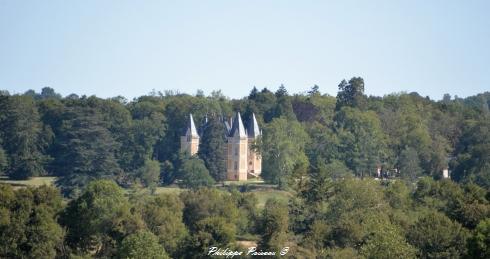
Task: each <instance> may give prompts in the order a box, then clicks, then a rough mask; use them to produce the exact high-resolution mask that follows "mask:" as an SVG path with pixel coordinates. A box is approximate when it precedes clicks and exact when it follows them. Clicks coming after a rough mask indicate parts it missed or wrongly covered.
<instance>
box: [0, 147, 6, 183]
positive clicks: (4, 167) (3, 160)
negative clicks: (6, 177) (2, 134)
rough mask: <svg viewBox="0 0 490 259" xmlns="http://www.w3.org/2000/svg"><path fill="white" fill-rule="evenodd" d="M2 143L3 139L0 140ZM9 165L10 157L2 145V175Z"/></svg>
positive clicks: (0, 151) (0, 158) (0, 161)
mask: <svg viewBox="0 0 490 259" xmlns="http://www.w3.org/2000/svg"><path fill="white" fill-rule="evenodd" d="M0 143H1V141H0ZM7 167H8V158H7V154H6V153H5V150H4V149H3V148H2V146H1V145H0V175H3V174H4V173H5V171H6V169H7Z"/></svg>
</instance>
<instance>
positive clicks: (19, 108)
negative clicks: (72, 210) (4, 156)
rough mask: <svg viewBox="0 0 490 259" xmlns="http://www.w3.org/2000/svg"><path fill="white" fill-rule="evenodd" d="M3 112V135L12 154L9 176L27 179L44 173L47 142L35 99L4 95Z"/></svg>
mask: <svg viewBox="0 0 490 259" xmlns="http://www.w3.org/2000/svg"><path fill="white" fill-rule="evenodd" d="M0 113H2V114H4V115H3V116H0V128H1V131H0V133H1V136H0V138H1V139H3V141H4V142H3V147H4V148H5V150H6V151H7V153H8V154H9V158H10V162H9V168H8V174H9V176H10V177H11V178H14V179H27V178H29V177H31V176H39V175H43V174H45V173H46V172H45V170H44V165H45V164H46V162H47V161H48V157H47V156H46V155H44V153H43V151H44V149H45V148H46V146H47V142H46V139H45V138H44V137H43V136H44V130H45V129H44V127H43V124H42V122H41V120H40V116H39V113H38V110H37V107H36V104H35V101H34V100H33V99H32V98H31V97H28V96H11V97H5V96H2V97H0Z"/></svg>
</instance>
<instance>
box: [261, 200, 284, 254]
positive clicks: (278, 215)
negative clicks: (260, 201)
mask: <svg viewBox="0 0 490 259" xmlns="http://www.w3.org/2000/svg"><path fill="white" fill-rule="evenodd" d="M288 221H289V217H288V207H287V205H286V204H284V203H281V202H280V201H278V200H276V199H269V200H267V202H266V203H265V206H264V210H263V213H262V220H261V224H260V227H259V233H260V235H261V238H260V242H259V248H260V249H262V250H264V251H276V253H279V252H280V250H281V248H282V247H284V246H286V243H287V241H288Z"/></svg>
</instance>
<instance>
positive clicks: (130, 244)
mask: <svg viewBox="0 0 490 259" xmlns="http://www.w3.org/2000/svg"><path fill="white" fill-rule="evenodd" d="M118 258H124V259H126V258H128V259H129V258H131V259H139V258H149V259H166V258H169V257H168V255H167V254H166V253H165V249H164V248H163V247H162V246H161V245H160V244H159V243H158V238H157V237H156V236H155V235H153V234H152V233H151V232H148V231H140V232H137V233H134V234H131V235H129V236H127V237H125V238H124V239H123V241H122V243H121V245H120V246H119V251H118Z"/></svg>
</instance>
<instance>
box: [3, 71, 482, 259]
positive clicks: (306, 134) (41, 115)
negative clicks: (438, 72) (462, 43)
mask: <svg viewBox="0 0 490 259" xmlns="http://www.w3.org/2000/svg"><path fill="white" fill-rule="evenodd" d="M441 96H442V93H441ZM237 111H239V112H240V113H241V114H242V117H244V118H249V117H250V116H251V115H252V114H255V116H256V118H257V120H258V123H259V125H260V127H261V129H262V135H261V137H260V138H259V139H258V140H257V141H256V143H255V144H254V147H253V148H254V149H256V150H257V152H258V153H259V154H260V155H261V157H262V175H261V179H259V180H263V183H262V184H246V183H245V184H236V185H233V184H229V183H227V182H226V181H225V175H226V165H225V163H224V161H223V159H222V153H220V152H223V147H224V145H225V139H224V134H223V132H224V124H223V123H222V121H223V120H224V119H228V118H230V117H232V116H234V114H235V113H236V112H237ZM189 114H192V115H193V116H194V119H195V121H196V124H197V125H196V126H198V127H202V128H200V130H202V132H203V133H202V135H201V142H200V147H199V152H198V154H197V155H194V156H189V155H188V154H186V153H182V152H180V136H182V135H183V130H184V129H185V127H186V125H187V120H188V116H189ZM204 121H208V123H207V124H206V125H204ZM244 122H245V123H248V121H246V120H245V121H244ZM445 170H447V172H448V176H449V177H444V175H443V171H445ZM0 176H1V177H2V179H8V180H11V181H22V180H28V179H31V178H33V177H46V176H50V177H55V179H56V181H55V183H54V185H51V186H48V185H43V186H39V187H18V186H15V185H11V184H7V183H3V184H2V183H1V182H0V258H207V257H208V256H209V255H208V252H209V249H210V248H211V247H219V248H222V249H225V248H228V249H230V250H240V251H242V250H243V251H247V249H248V247H250V246H254V247H256V249H257V251H275V252H277V254H276V255H275V257H283V258H490V202H489V201H490V92H485V93H481V94H478V95H475V96H470V97H466V98H460V97H457V96H454V97H452V96H450V95H449V94H444V95H443V98H442V100H431V99H430V98H429V97H423V96H420V95H419V94H418V93H416V92H411V93H406V92H402V93H393V94H387V95H385V96H383V97H379V96H367V95H366V94H365V83H364V80H363V78H361V77H353V78H351V79H350V80H342V81H341V82H340V84H339V86H338V93H337V95H336V96H331V95H328V94H322V93H321V91H320V88H319V87H318V86H317V85H315V86H313V87H311V88H310V89H308V90H307V91H305V92H303V93H296V94H290V93H289V92H288V91H287V89H286V87H285V86H284V85H281V86H279V87H278V89H277V90H276V91H271V90H269V89H267V88H263V89H261V90H260V89H257V88H256V87H253V89H252V90H251V91H250V94H249V95H248V96H246V97H244V98H242V99H230V98H228V97H226V96H224V95H223V94H222V92H221V91H213V92H212V93H210V94H209V95H205V94H204V93H203V91H198V92H197V93H196V94H193V95H191V94H185V93H180V92H177V91H164V92H160V91H156V90H154V91H152V92H151V93H149V94H148V95H145V96H141V97H138V98H135V99H133V100H127V99H126V98H124V97H122V96H117V97H114V98H107V99H103V98H98V97H96V96H85V95H84V96H79V95H77V94H70V95H68V96H65V97H63V96H61V95H60V94H58V93H56V91H55V90H54V89H52V88H50V87H45V88H43V89H42V91H41V92H40V93H37V92H35V91H33V90H29V91H27V92H25V93H23V94H9V93H8V92H7V91H0ZM165 186H174V187H178V188H174V189H177V190H178V191H175V192H165V193H159V192H157V191H156V190H157V188H160V187H165ZM254 188H269V189H273V190H277V191H281V192H282V193H286V194H287V196H286V199H277V198H270V199H267V200H266V201H265V204H259V200H258V197H257V196H256V194H255V193H254ZM284 247H288V249H289V252H288V253H287V254H286V255H284V256H281V255H279V251H281V249H283V248H284ZM216 257H218V258H219V257H220V256H216ZM221 257H222V258H225V256H221ZM248 257H250V258H254V257H255V256H250V255H249V256H247V255H244V256H240V258H248ZM272 257H274V256H272Z"/></svg>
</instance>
